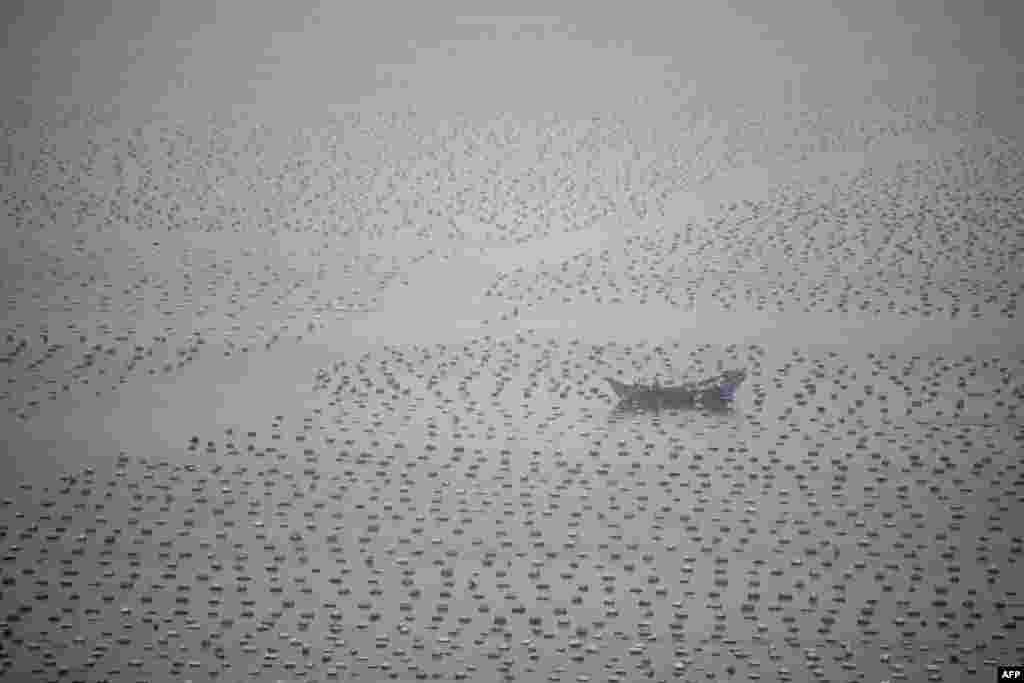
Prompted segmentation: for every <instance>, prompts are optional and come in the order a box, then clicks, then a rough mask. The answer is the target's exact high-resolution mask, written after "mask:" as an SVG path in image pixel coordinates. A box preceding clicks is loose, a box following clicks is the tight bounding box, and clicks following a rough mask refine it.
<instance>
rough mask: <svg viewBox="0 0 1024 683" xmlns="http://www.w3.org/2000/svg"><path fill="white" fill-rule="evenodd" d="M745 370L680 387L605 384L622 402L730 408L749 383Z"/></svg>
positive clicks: (665, 405)
mask: <svg viewBox="0 0 1024 683" xmlns="http://www.w3.org/2000/svg"><path fill="white" fill-rule="evenodd" d="M746 376H747V373H746V371H745V370H730V371H727V372H724V373H722V374H721V375H718V376H717V377H713V378H710V379H706V380H703V381H700V382H694V383H691V384H684V385H680V386H668V387H663V386H658V385H645V384H626V383H625V382H620V381H619V380H617V379H614V378H612V377H606V378H605V381H607V382H608V385H609V386H610V387H611V388H612V391H613V392H614V393H615V395H616V397H618V399H619V401H620V402H621V403H627V404H632V405H639V406H650V407H655V408H663V407H677V408H699V407H706V408H716V409H720V408H723V407H726V406H728V405H729V404H731V403H732V402H733V401H734V400H735V399H736V391H737V390H738V389H739V387H740V385H742V384H743V382H744V380H746Z"/></svg>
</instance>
